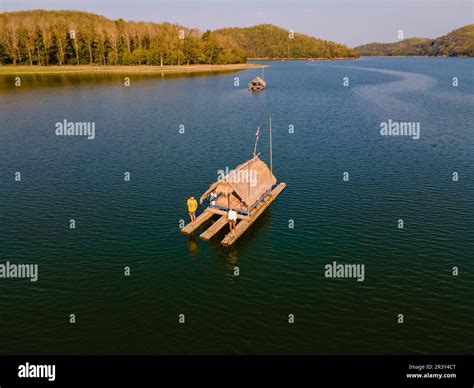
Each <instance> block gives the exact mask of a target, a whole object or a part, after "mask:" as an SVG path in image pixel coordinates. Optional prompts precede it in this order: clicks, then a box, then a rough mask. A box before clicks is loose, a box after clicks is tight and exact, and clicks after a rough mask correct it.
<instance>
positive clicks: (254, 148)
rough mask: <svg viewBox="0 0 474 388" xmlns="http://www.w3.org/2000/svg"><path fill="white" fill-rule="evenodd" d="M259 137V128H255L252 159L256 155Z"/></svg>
mask: <svg viewBox="0 0 474 388" xmlns="http://www.w3.org/2000/svg"><path fill="white" fill-rule="evenodd" d="M259 136H260V127H258V128H257V136H256V138H255V146H254V147H253V157H254V158H255V155H256V154H257V142H258V138H259Z"/></svg>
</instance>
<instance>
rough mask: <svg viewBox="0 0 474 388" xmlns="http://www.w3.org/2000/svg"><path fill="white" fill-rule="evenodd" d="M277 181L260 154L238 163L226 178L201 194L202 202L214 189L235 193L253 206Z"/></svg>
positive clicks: (220, 191) (248, 204) (224, 192)
mask: <svg viewBox="0 0 474 388" xmlns="http://www.w3.org/2000/svg"><path fill="white" fill-rule="evenodd" d="M275 183H276V178H275V177H274V176H273V174H272V173H271V171H270V169H269V168H268V166H267V165H266V164H265V163H264V162H263V161H262V160H260V159H259V157H258V156H255V157H253V158H252V159H250V160H248V161H247V162H245V163H242V164H240V165H238V166H237V167H236V168H235V170H232V171H231V172H230V173H229V174H227V175H226V176H225V177H224V179H222V180H219V181H217V182H215V183H213V184H212V185H211V187H209V189H208V190H207V191H206V192H205V193H204V194H203V195H202V196H201V198H200V202H201V203H202V202H203V200H204V199H205V198H206V197H207V196H208V195H209V194H210V193H211V192H212V191H215V192H217V193H223V194H233V195H235V196H236V197H237V198H238V199H239V200H241V201H243V202H245V204H247V206H249V207H251V206H252V205H253V204H254V203H255V202H257V200H258V199H260V197H261V196H262V194H264V193H265V192H266V191H268V190H270V189H271V188H272V186H273V185H274V184H275Z"/></svg>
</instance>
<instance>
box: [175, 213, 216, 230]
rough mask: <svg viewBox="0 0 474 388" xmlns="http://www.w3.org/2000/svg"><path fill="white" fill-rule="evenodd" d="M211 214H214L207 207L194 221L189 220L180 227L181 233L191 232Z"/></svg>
mask: <svg viewBox="0 0 474 388" xmlns="http://www.w3.org/2000/svg"><path fill="white" fill-rule="evenodd" d="M213 215H214V213H213V212H210V211H209V210H207V209H206V210H204V211H203V212H202V213H201V214H200V215H199V216H198V217H197V218H196V221H193V222H190V223H189V224H187V225H186V226H185V227H184V228H183V229H181V233H182V234H186V235H188V234H191V233H193V232H194V231H195V230H196V229H197V228H199V227H200V226H201V225H202V224H204V223H205V222H206V221H208V220H209V219H210V218H211V217H212V216H213Z"/></svg>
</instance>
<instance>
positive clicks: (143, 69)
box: [0, 63, 268, 75]
mask: <svg viewBox="0 0 474 388" xmlns="http://www.w3.org/2000/svg"><path fill="white" fill-rule="evenodd" d="M262 67H268V66H267V65H260V64H253V63H239V64H231V65H189V66H188V65H182V66H163V67H161V66H148V65H143V66H98V65H95V66H94V65H79V66H77V65H65V66H28V65H17V66H13V65H6V66H0V75H22V74H65V73H95V74H98V73H104V74H110V73H116V74H137V73H139V74H160V73H164V74H186V73H205V72H216V71H237V70H246V69H258V68H262Z"/></svg>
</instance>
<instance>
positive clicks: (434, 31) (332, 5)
mask: <svg viewBox="0 0 474 388" xmlns="http://www.w3.org/2000/svg"><path fill="white" fill-rule="evenodd" d="M38 8H41V9H73V10H82V11H89V12H94V13H97V14H101V15H104V16H107V17H109V18H112V19H118V18H123V19H125V20H143V21H154V22H163V21H170V22H174V23H180V24H182V25H185V26H187V27H197V28H199V29H202V30H205V29H216V28H221V27H231V26H239V27H240V26H250V25H254V24H260V23H272V24H276V25H278V26H280V27H283V28H286V29H293V30H295V31H297V32H302V33H305V34H308V35H312V36H316V37H318V38H323V39H329V40H335V41H337V42H341V43H345V44H347V45H349V46H357V45H359V44H363V43H368V42H373V41H378V42H393V41H396V40H397V33H398V30H403V31H404V37H405V38H408V37H413V36H419V37H427V38H434V37H437V36H440V35H444V34H446V33H447V32H449V31H451V30H453V29H455V28H458V27H461V26H463V25H466V24H471V23H474V0H441V1H438V0H332V1H331V0H294V1H290V0H286V1H283V0H273V1H271V0H255V1H250V0H173V1H170V0H154V1H153V0H134V1H124V0H80V1H78V0H67V1H65V0H63V1H60V0H41V1H39V0H36V1H35V0H0V10H1V11H3V12H5V11H18V10H26V9H38Z"/></svg>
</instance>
